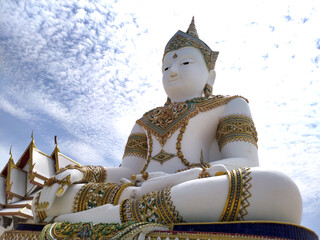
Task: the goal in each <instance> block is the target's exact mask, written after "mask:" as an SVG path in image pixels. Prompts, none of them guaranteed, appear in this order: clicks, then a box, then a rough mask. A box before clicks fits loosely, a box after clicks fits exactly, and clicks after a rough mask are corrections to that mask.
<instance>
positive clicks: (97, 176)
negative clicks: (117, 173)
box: [56, 165, 107, 183]
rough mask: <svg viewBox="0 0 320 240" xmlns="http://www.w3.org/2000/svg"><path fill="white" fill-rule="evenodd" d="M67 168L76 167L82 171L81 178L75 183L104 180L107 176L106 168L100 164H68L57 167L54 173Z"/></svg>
mask: <svg viewBox="0 0 320 240" xmlns="http://www.w3.org/2000/svg"><path fill="white" fill-rule="evenodd" d="M68 169H77V170H79V171H81V172H82V173H83V178H82V179H81V180H80V181H79V182H77V183H88V182H105V181H106V178H107V170H106V169H105V168H104V167H102V166H80V165H68V166H66V167H64V168H61V169H59V170H58V171H57V172H56V175H57V174H59V173H61V172H63V171H66V170H68Z"/></svg>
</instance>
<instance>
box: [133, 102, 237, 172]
mask: <svg viewBox="0 0 320 240" xmlns="http://www.w3.org/2000/svg"><path fill="white" fill-rule="evenodd" d="M234 98H235V97H223V96H216V97H214V98H213V99H210V100H207V101H204V102H201V103H192V104H191V105H190V104H189V105H188V106H186V105H183V104H185V103H182V105H181V106H173V107H172V106H171V107H170V106H169V107H167V108H165V107H160V108H156V109H153V110H151V111H150V112H148V113H146V114H145V115H144V117H143V118H141V119H140V120H138V121H137V122H138V124H139V125H141V126H142V127H143V128H144V130H145V132H146V135H147V136H148V157H147V163H146V165H145V169H144V170H145V171H147V172H155V171H163V172H168V173H173V172H176V171H178V170H182V169H186V168H190V167H191V166H192V164H197V165H200V164H205V163H207V162H212V161H215V160H219V159H221V153H220V151H219V147H218V143H217V141H216V131H217V125H218V123H219V119H220V118H221V117H222V115H223V113H224V109H225V107H226V104H227V103H228V102H229V101H231V100H232V99H234ZM172 108H173V109H172ZM150 149H152V151H150Z"/></svg>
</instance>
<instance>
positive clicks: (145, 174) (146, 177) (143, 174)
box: [142, 172, 149, 180]
mask: <svg viewBox="0 0 320 240" xmlns="http://www.w3.org/2000/svg"><path fill="white" fill-rule="evenodd" d="M148 177H149V173H147V172H144V173H142V178H143V179H144V180H147V179H148Z"/></svg>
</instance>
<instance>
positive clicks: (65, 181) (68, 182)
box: [57, 174, 71, 195]
mask: <svg viewBox="0 0 320 240" xmlns="http://www.w3.org/2000/svg"><path fill="white" fill-rule="evenodd" d="M57 183H59V184H60V187H59V189H58V190H57V194H59V195H61V194H62V193H63V188H64V186H68V187H69V186H70V185H71V175H70V174H69V175H67V176H66V177H64V178H63V179H61V180H57Z"/></svg>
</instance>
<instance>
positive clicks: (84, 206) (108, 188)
mask: <svg viewBox="0 0 320 240" xmlns="http://www.w3.org/2000/svg"><path fill="white" fill-rule="evenodd" d="M129 186H133V184H132V183H126V184H117V183H88V184H85V185H84V186H83V187H82V188H81V189H80V190H79V192H78V193H77V195H76V196H75V199H74V202H73V212H80V211H85V210H88V209H92V208H96V207H99V206H102V205H105V204H113V205H116V204H118V201H119V199H120V196H121V194H122V192H123V190H124V189H125V188H127V187H129Z"/></svg>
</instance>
